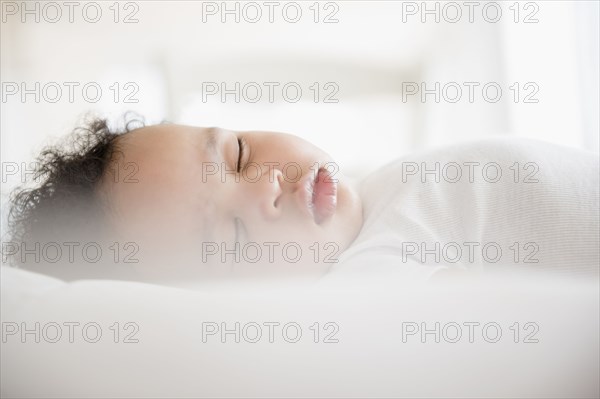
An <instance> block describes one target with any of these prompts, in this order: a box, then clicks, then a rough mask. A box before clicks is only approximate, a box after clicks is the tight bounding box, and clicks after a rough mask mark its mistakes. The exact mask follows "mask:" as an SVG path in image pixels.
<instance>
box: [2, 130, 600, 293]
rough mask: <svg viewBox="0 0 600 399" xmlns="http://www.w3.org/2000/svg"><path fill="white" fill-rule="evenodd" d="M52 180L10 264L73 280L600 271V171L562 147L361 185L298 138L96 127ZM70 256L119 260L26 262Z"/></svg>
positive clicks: (452, 160) (506, 146) (54, 160)
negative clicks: (56, 250) (518, 268)
mask: <svg viewBox="0 0 600 399" xmlns="http://www.w3.org/2000/svg"><path fill="white" fill-rule="evenodd" d="M39 164H40V168H39V176H38V177H40V178H41V179H42V184H41V185H39V187H35V188H33V189H26V190H21V191H18V192H16V193H15V195H14V196H13V207H12V209H11V213H10V215H9V216H10V217H9V222H10V224H9V225H10V227H11V229H12V230H11V231H12V236H13V238H12V239H11V241H10V242H11V243H12V244H13V245H12V246H10V247H8V249H9V250H8V251H6V250H4V251H3V252H8V254H9V255H11V256H12V258H13V260H14V261H15V263H17V264H21V265H23V266H25V267H28V266H29V267H31V268H33V269H34V270H38V271H41V272H43V273H49V274H55V275H59V276H60V277H63V278H65V279H72V278H82V277H88V278H89V277H105V278H106V277H109V278H119V277H122V278H133V279H138V280H150V281H193V280H204V281H208V280H211V279H212V278H222V277H226V278H237V277H259V276H261V277H264V276H280V275H288V274H290V273H293V274H294V275H302V276H323V275H324V274H326V272H328V271H332V270H335V271H339V272H349V273H354V272H358V273H365V276H366V275H368V274H372V273H375V274H381V273H380V272H385V273H391V275H395V274H397V275H398V276H399V278H401V279H403V280H407V279H413V280H414V279H425V280H426V279H429V278H431V277H432V276H433V277H438V276H442V275H444V274H445V273H448V271H451V272H454V271H463V272H465V271H467V272H468V271H472V272H475V271H481V270H484V269H486V266H487V265H494V266H495V267H496V266H498V265H500V264H503V265H508V264H510V265H515V264H519V265H525V266H527V263H531V264H535V263H539V264H541V267H542V268H545V269H552V270H556V269H561V268H562V269H576V270H578V271H579V272H585V273H592V274H593V273H597V269H598V158H597V156H596V155H593V154H591V153H585V152H581V151H575V150H569V149H566V148H561V147H557V146H552V145H549V144H543V143H538V142H528V141H525V142H514V141H509V140H496V141H484V142H480V143H472V144H467V145H462V146H455V147H452V148H449V149H443V150H437V151H433V152H428V153H422V154H416V155H414V156H411V157H409V158H406V159H401V160H398V161H396V162H395V163H392V164H389V165H388V166H387V167H384V168H382V169H381V170H378V171H376V172H375V173H373V174H371V175H370V176H369V177H367V178H366V179H365V180H364V181H362V182H361V183H360V184H359V185H356V184H354V183H353V182H352V181H350V180H349V179H347V178H346V177H345V176H344V175H343V174H342V172H341V171H340V170H339V169H338V167H337V164H336V163H335V162H334V160H333V159H331V157H330V156H329V155H328V154H327V153H325V152H323V151H322V150H320V149H318V148H316V147H315V146H313V145H311V144H310V143H308V142H306V141H305V140H303V139H301V138H299V137H296V136H293V135H289V134H283V133H273V132H259V131H230V130H226V129H220V128H201V127H192V126H182V125H174V124H160V125H153V126H145V127H141V128H136V129H127V130H126V131H124V132H112V131H111V130H110V129H109V128H108V126H107V123H106V122H105V121H103V120H96V121H94V122H92V123H91V124H90V125H89V127H88V128H86V129H84V130H83V131H82V132H79V135H78V136H77V138H76V140H75V146H74V147H73V148H72V149H69V150H61V149H59V148H53V149H47V150H46V151H45V152H43V153H42V155H41V156H40V159H39ZM573 172H575V173H573ZM69 240H70V241H69ZM57 241H58V242H62V243H63V244H62V246H63V248H64V246H65V243H77V244H69V245H70V246H69V249H72V248H73V247H78V246H79V245H81V246H85V245H88V249H89V243H94V244H95V245H94V249H95V251H96V253H97V252H98V251H100V253H103V254H104V255H103V256H100V257H99V258H100V259H101V261H98V262H96V261H94V259H96V258H94V259H93V260H91V261H90V259H89V258H90V257H89V256H84V257H85V258H86V259H85V261H79V262H78V261H77V260H73V259H71V258H72V257H71V258H69V261H61V262H56V264H48V262H39V261H37V262H28V261H27V253H25V255H24V254H23V252H24V251H22V250H20V249H22V248H23V247H26V248H30V247H32V246H33V244H32V243H35V242H41V243H44V242H46V243H47V242H57ZM15 243H19V244H18V245H15ZM27 243H30V244H29V246H27ZM23 244H25V245H23ZM73 252H74V253H75V254H78V253H79V252H78V251H73ZM109 255H110V256H109ZM75 257H76V256H75ZM51 263H52V262H51ZM387 275H390V274H387Z"/></svg>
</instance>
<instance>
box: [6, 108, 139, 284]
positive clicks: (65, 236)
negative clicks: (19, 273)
mask: <svg viewBox="0 0 600 399" xmlns="http://www.w3.org/2000/svg"><path fill="white" fill-rule="evenodd" d="M133 125H137V126H135V127H134V128H137V127H139V126H140V125H141V126H143V125H144V122H143V120H141V119H136V120H130V121H129V122H127V123H126V124H125V127H124V128H122V129H120V130H117V129H111V128H110V127H109V123H108V121H107V120H106V119H99V118H93V119H91V120H89V121H88V122H87V123H86V124H85V125H84V126H83V127H79V128H76V129H75V130H74V131H73V133H72V134H71V136H69V137H68V138H67V142H68V143H67V145H65V143H63V144H59V145H55V146H50V147H46V148H44V149H43V150H42V151H41V153H40V154H39V156H38V157H37V159H36V162H35V165H36V166H35V171H34V173H33V174H32V178H33V180H34V181H36V182H40V181H41V184H39V185H37V186H35V187H28V188H25V187H23V186H20V187H18V188H16V189H15V190H14V191H13V192H12V193H11V196H10V210H9V212H8V215H7V223H8V236H9V242H10V243H11V244H12V245H13V249H14V247H15V246H17V247H18V248H19V249H20V250H18V251H14V250H11V251H10V253H8V254H6V253H5V254H3V257H4V258H5V259H8V261H9V263H10V264H11V265H13V266H17V267H23V268H26V269H31V270H35V271H40V272H42V273H46V274H51V275H59V276H60V277H62V278H65V279H71V276H72V277H73V278H77V277H89V276H90V274H89V273H88V272H89V269H90V268H89V267H88V268H81V267H79V269H80V271H83V269H88V270H86V271H85V272H83V273H75V274H73V273H68V276H65V269H64V267H63V268H61V264H62V266H65V265H64V264H65V263H68V262H65V260H66V259H62V260H63V262H62V263H61V262H59V263H60V264H59V265H48V264H46V263H47V262H44V261H43V260H42V261H40V259H39V254H34V255H32V254H31V252H32V250H33V251H34V252H37V251H39V250H40V246H41V245H42V246H43V245H44V243H49V242H52V243H65V242H77V243H82V242H83V241H85V240H88V241H89V242H98V241H99V240H102V238H101V237H102V234H103V233H107V228H106V226H105V225H104V224H103V221H104V220H105V219H106V218H105V217H104V216H105V209H104V206H103V204H102V201H101V200H100V198H99V195H98V192H97V189H98V187H99V184H100V182H101V181H102V178H103V177H104V176H105V174H107V173H109V167H110V166H109V165H110V164H111V162H112V161H113V159H114V157H115V156H116V155H117V154H118V153H119V139H120V138H121V137H122V136H123V135H124V134H126V133H128V132H130V131H131V130H134V128H132V126H133ZM69 144H70V145H69ZM65 258H66V257H65ZM43 265H45V266H43ZM42 266H43V267H42ZM49 266H52V267H49ZM72 266H73V265H71V267H70V269H73V267H72Z"/></svg>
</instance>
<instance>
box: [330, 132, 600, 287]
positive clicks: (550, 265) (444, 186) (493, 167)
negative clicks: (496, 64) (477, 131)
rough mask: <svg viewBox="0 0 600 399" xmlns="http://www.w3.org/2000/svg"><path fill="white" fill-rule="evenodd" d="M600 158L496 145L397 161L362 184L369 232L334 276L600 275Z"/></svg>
mask: <svg viewBox="0 0 600 399" xmlns="http://www.w3.org/2000/svg"><path fill="white" fill-rule="evenodd" d="M598 179H599V170H598V155H597V154H593V153H588V152H584V151H579V150H575V149H570V148H566V147H560V146H556V145H552V144H548V143H543V142H539V141H531V140H514V139H513V140H510V139H493V140H485V141H480V142H473V143H468V144H461V145H456V146H453V147H446V148H440V149H437V150H433V151H427V152H422V153H418V154H414V155H411V156H408V157H406V158H403V159H400V160H398V161H395V162H393V163H391V164H389V165H387V166H386V167H384V168H382V169H380V170H378V171H377V172H375V173H373V174H371V175H369V176H368V177H367V178H366V179H365V180H364V181H363V182H362V183H361V185H360V192H361V195H362V198H363V206H364V216H365V222H364V227H363V229H362V231H361V233H360V235H359V236H358V238H357V239H356V241H355V242H354V244H353V245H352V246H351V247H350V248H349V249H348V250H347V251H346V252H345V253H344V254H343V256H342V257H341V258H340V263H339V264H337V265H336V266H335V268H333V270H332V272H333V273H332V275H330V276H329V277H333V278H336V277H337V275H339V274H340V273H342V274H343V273H351V274H352V273H360V274H361V277H364V278H369V276H368V275H369V274H370V275H371V277H373V276H376V275H377V274H384V275H385V279H386V280H387V279H390V278H392V279H396V281H403V280H409V281H415V280H423V279H427V278H428V277H430V276H431V275H432V274H433V273H435V272H436V271H438V270H440V269H444V268H458V269H462V270H468V271H473V272H483V273H489V272H492V271H497V270H520V269H523V270H532V269H537V270H543V271H545V272H554V273H557V272H558V273H560V272H567V273H570V274H579V275H590V276H597V275H598V267H599V266H598V265H599V263H600V259H599V244H598V240H599V236H598V234H599V233H598V232H599V222H598V218H599V216H598V207H599V202H598V201H599V200H598V188H599V181H598Z"/></svg>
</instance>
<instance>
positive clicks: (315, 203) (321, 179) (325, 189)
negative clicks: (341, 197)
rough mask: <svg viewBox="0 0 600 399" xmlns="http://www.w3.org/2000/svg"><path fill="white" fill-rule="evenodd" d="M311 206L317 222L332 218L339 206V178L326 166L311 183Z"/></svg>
mask: <svg viewBox="0 0 600 399" xmlns="http://www.w3.org/2000/svg"><path fill="white" fill-rule="evenodd" d="M311 188H312V198H311V207H312V210H313V217H314V219H315V222H316V223H317V224H321V223H323V222H325V221H326V220H328V219H329V218H331V217H332V216H333V214H334V213H335V210H336V207H337V180H336V179H334V178H333V176H331V174H330V172H329V171H328V170H327V169H326V168H320V169H319V171H318V172H317V175H316V177H315V179H314V180H313V181H312V184H311Z"/></svg>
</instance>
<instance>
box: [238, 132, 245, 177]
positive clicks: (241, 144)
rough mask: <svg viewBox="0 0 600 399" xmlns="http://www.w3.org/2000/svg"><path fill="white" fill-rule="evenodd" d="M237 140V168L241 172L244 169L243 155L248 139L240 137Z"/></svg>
mask: <svg viewBox="0 0 600 399" xmlns="http://www.w3.org/2000/svg"><path fill="white" fill-rule="evenodd" d="M237 142H238V160H237V165H236V170H237V172H238V173H239V172H241V171H242V157H243V156H244V150H245V147H246V141H245V140H244V139H243V138H241V137H238V139H237Z"/></svg>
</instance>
